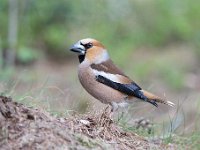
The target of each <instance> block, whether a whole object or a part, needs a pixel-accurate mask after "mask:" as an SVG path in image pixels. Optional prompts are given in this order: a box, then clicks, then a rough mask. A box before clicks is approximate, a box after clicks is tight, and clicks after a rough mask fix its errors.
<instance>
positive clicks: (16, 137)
mask: <svg viewBox="0 0 200 150" xmlns="http://www.w3.org/2000/svg"><path fill="white" fill-rule="evenodd" d="M13 148H14V149H166V148H167V147H164V145H160V144H159V145H158V144H154V143H152V142H149V141H147V140H145V139H144V138H142V137H140V136H138V135H135V134H133V133H128V132H124V131H123V130H122V129H121V128H120V127H118V126H117V125H116V124H115V123H114V122H113V121H112V120H111V119H110V118H109V117H108V116H107V115H106V113H103V114H102V115H100V116H96V117H95V116H87V115H86V116H79V117H75V116H74V117H73V116H72V117H71V118H55V117H52V116H51V115H49V114H48V113H46V112H43V111H42V110H38V109H33V108H28V107H26V106H24V105H22V104H19V103H17V102H13V101H12V99H11V98H7V97H3V96H0V149H5V150H6V149H13Z"/></svg>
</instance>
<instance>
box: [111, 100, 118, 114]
mask: <svg viewBox="0 0 200 150" xmlns="http://www.w3.org/2000/svg"><path fill="white" fill-rule="evenodd" d="M117 109H118V105H117V103H115V102H112V103H111V110H110V115H109V117H110V118H112V116H113V115H114V112H115V111H116V110H117Z"/></svg>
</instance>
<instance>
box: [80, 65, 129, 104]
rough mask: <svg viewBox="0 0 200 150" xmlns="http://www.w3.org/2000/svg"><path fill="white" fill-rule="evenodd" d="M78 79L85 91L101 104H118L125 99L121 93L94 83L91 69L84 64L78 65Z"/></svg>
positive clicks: (96, 82)
mask: <svg viewBox="0 0 200 150" xmlns="http://www.w3.org/2000/svg"><path fill="white" fill-rule="evenodd" d="M78 77H79V80H80V82H81V84H82V86H83V87H84V88H85V90H86V91H87V92H88V93H90V94H91V95H92V96H93V97H95V98H96V99H98V100H100V101H101V102H103V103H111V102H113V101H114V102H117V103H119V102H121V101H123V100H124V99H125V97H126V95H124V94H123V93H121V92H119V91H116V90H114V89H112V88H110V87H108V86H106V85H104V84H102V83H99V82H98V81H96V79H95V73H94V71H93V69H92V68H91V67H89V66H87V65H86V64H80V65H79V69H78Z"/></svg>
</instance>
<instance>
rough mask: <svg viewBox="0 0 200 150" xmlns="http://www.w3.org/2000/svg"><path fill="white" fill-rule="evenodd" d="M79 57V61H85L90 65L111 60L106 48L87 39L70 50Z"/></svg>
mask: <svg viewBox="0 0 200 150" xmlns="http://www.w3.org/2000/svg"><path fill="white" fill-rule="evenodd" d="M70 50H71V51H72V52H75V53H77V54H78V56H79V61H80V63H82V62H83V61H84V60H87V61H89V62H90V63H95V64H98V63H101V62H103V61H106V60H108V59H109V55H108V53H107V50H106V49H105V47H104V46H103V45H102V44H101V43H100V42H99V41H97V40H95V39H91V38H86V39H82V40H80V41H78V42H77V43H75V44H74V45H72V47H71V48H70Z"/></svg>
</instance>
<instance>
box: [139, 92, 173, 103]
mask: <svg viewBox="0 0 200 150" xmlns="http://www.w3.org/2000/svg"><path fill="white" fill-rule="evenodd" d="M141 92H142V93H143V94H144V96H146V97H147V99H148V100H149V102H150V103H154V104H155V103H156V102H157V103H162V104H166V105H168V106H171V107H174V106H175V104H174V103H172V102H170V101H165V100H163V99H162V98H160V97H158V96H156V95H154V94H152V93H150V92H147V91H145V90H141Z"/></svg>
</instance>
